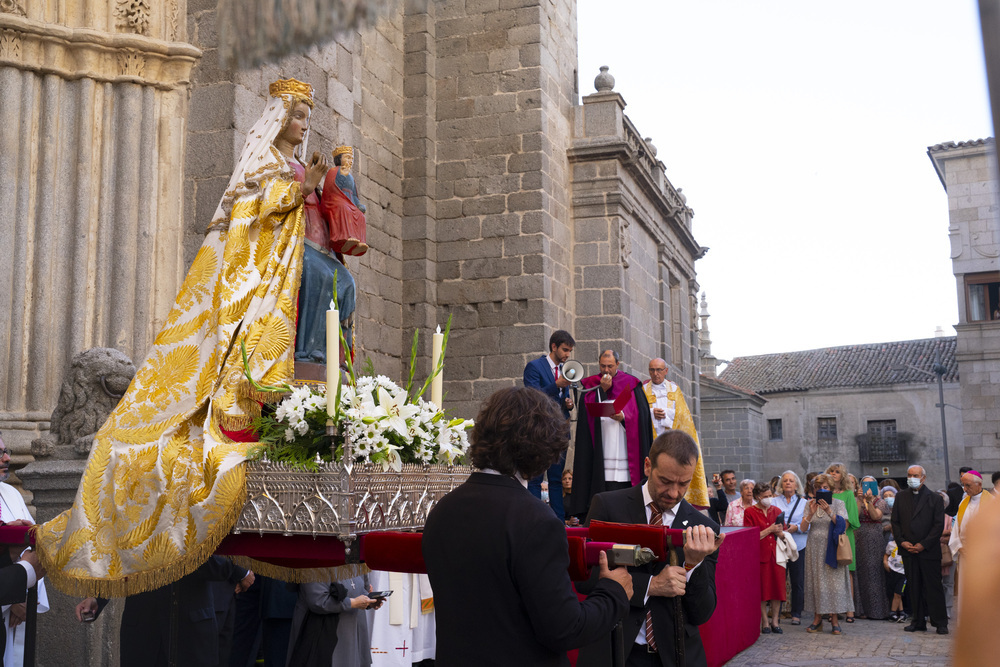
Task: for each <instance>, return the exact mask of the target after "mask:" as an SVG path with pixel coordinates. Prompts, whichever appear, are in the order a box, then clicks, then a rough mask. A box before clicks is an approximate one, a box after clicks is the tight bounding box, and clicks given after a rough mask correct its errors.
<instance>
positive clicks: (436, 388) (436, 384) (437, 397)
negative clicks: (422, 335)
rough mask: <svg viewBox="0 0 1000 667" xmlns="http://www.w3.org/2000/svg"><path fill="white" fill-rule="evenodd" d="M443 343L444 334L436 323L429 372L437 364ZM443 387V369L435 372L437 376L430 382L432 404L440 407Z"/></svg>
mask: <svg viewBox="0 0 1000 667" xmlns="http://www.w3.org/2000/svg"><path fill="white" fill-rule="evenodd" d="M443 345H444V334H443V333H441V325H440V324H439V325H438V328H437V333H435V334H434V335H433V336H431V373H433V372H434V369H435V368H437V366H438V360H439V359H440V358H441V347H442V346H443ZM443 387H444V369H443V368H442V369H441V372H440V373H438V374H437V377H435V378H434V380H433V381H432V382H431V401H433V402H434V405H436V406H438V407H439V408H440V407H441V389H442V388H443Z"/></svg>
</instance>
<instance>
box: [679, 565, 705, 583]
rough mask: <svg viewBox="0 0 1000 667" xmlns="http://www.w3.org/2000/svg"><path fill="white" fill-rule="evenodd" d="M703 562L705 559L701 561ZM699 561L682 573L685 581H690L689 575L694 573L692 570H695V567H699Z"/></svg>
mask: <svg viewBox="0 0 1000 667" xmlns="http://www.w3.org/2000/svg"><path fill="white" fill-rule="evenodd" d="M704 562H705V561H702V562H701V563H704ZM701 563H698V564H697V565H695V566H694V567H692V568H691V569H690V570H688V571H687V572H685V573H684V578H685V579H686V580H687V581H691V575H692V574H694V571H695V570H697V569H698V568H699V567H701Z"/></svg>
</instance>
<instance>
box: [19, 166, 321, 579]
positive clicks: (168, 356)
mask: <svg viewBox="0 0 1000 667" xmlns="http://www.w3.org/2000/svg"><path fill="white" fill-rule="evenodd" d="M228 223H229V224H228V226H226V225H222V226H216V227H215V228H214V229H212V230H211V231H209V232H208V234H207V235H206V237H205V241H204V242H203V243H202V246H201V249H200V250H199V251H198V254H197V256H196V257H195V259H194V262H193V263H192V265H191V268H190V270H189V271H188V274H187V278H186V279H185V281H184V284H183V285H182V287H181V290H180V293H179V294H178V295H177V299H176V300H175V302H174V306H173V309H172V310H171V311H170V314H169V316H168V318H167V321H166V324H165V325H164V327H163V329H162V331H160V333H159V335H158V336H157V337H156V340H155V341H154V344H153V347H152V349H151V350H150V352H149V354H148V356H147V357H146V360H145V362H144V363H143V365H142V366H141V367H140V368H139V370H138V371H137V373H136V375H135V378H134V379H133V380H132V383H131V385H130V386H129V388H128V391H127V392H126V393H125V396H124V397H123V398H122V400H121V402H120V403H119V404H118V406H117V407H116V408H115V410H114V411H113V412H112V413H111V416H110V417H109V418H108V420H107V422H106V423H105V424H104V426H103V427H102V428H101V429H100V430H99V431H98V433H97V437H96V439H95V440H94V444H93V446H92V448H91V452H90V458H89V460H88V461H87V468H86V471H85V472H84V475H83V478H82V480H81V484H80V488H79V490H78V491H77V495H76V500H75V501H74V503H73V506H72V508H70V509H69V510H67V511H66V512H63V513H62V514H60V515H59V516H57V517H56V518H55V519H53V520H52V521H49V522H47V523H45V524H43V525H42V526H40V527H39V530H38V533H37V544H38V546H39V551H40V557H41V559H42V563H43V564H44V566H45V567H46V569H47V570H48V579H49V581H50V583H52V584H54V585H55V586H56V587H57V588H59V589H60V590H62V591H64V592H65V593H67V594H70V595H87V596H92V595H96V596H102V597H120V596H124V595H133V594H135V593H139V592H142V591H147V590H152V589H154V588H158V587H160V586H162V585H165V584H167V583H170V582H172V581H175V580H177V579H179V578H180V577H182V576H184V575H185V574H187V573H189V572H192V571H193V570H195V569H196V568H197V567H198V566H199V565H201V564H202V563H203V562H204V561H205V560H206V559H207V558H208V557H209V556H210V555H211V554H212V553H213V552H214V551H215V549H216V547H217V546H218V544H219V542H220V541H221V540H222V538H223V537H225V535H226V534H227V533H229V531H230V530H231V528H232V525H233V523H234V522H235V520H236V517H237V515H238V513H239V511H240V509H241V508H242V505H243V502H244V496H245V491H244V471H243V466H242V465H241V463H242V462H243V460H244V457H245V452H246V449H247V447H248V444H249V443H245V442H234V441H233V440H232V439H230V438H229V437H227V435H226V434H225V433H224V430H227V431H240V430H243V429H246V428H248V427H249V426H250V424H251V422H252V420H253V418H254V417H255V416H256V415H258V414H259V408H260V404H259V403H258V402H257V400H260V399H263V397H262V396H258V395H256V394H255V393H254V392H253V391H252V389H251V388H250V385H249V383H248V382H247V380H246V377H245V375H244V370H243V360H242V356H241V353H240V343H241V342H243V343H245V344H246V350H247V354H248V358H249V366H250V369H251V375H252V376H253V378H254V379H255V380H256V381H257V382H259V383H261V384H270V385H274V384H280V383H283V382H285V381H287V380H289V379H290V378H291V377H292V376H293V374H294V361H293V353H294V342H295V340H294V339H295V308H296V301H297V298H298V288H299V280H300V274H301V266H302V251H303V245H304V243H303V239H304V224H303V207H302V193H301V188H300V185H299V184H298V183H296V182H294V181H293V180H284V179H282V178H278V177H276V178H272V179H270V180H267V181H265V182H264V185H263V187H262V189H261V190H257V191H254V192H252V193H250V194H247V195H244V196H241V197H239V198H237V199H236V200H235V201H234V202H233V206H232V213H231V216H230V218H229V221H228ZM255 399H257V400H255Z"/></svg>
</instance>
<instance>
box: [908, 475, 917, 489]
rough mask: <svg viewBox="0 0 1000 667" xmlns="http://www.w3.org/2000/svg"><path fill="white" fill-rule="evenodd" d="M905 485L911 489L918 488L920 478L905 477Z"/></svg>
mask: <svg viewBox="0 0 1000 667" xmlns="http://www.w3.org/2000/svg"><path fill="white" fill-rule="evenodd" d="M906 485H907V486H908V487H910V488H911V489H919V488H920V478H919V477H907V478H906Z"/></svg>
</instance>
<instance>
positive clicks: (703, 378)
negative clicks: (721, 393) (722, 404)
mask: <svg viewBox="0 0 1000 667" xmlns="http://www.w3.org/2000/svg"><path fill="white" fill-rule="evenodd" d="M700 377H701V382H702V384H706V383H708V384H717V385H719V386H720V387H725V388H727V389H730V390H732V391H737V392H739V393H741V394H746V395H747V396H757V394H756V393H755V392H753V391H751V390H749V389H747V388H746V387H739V386H737V385H735V384H733V383H732V382H726V381H725V380H723V379H721V378H718V377H711V376H708V375H705V374H702V375H701V376H700Z"/></svg>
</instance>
